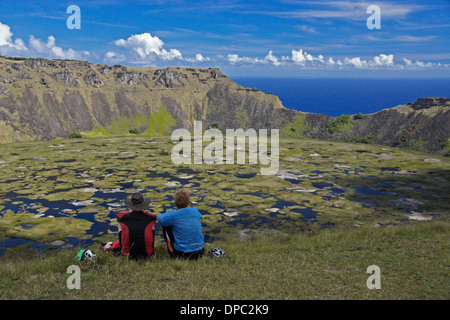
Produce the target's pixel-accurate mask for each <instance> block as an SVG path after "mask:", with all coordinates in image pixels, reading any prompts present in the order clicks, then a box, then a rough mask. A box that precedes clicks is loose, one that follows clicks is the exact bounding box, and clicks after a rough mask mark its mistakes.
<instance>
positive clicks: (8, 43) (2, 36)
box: [0, 22, 27, 54]
mask: <svg viewBox="0 0 450 320" xmlns="http://www.w3.org/2000/svg"><path fill="white" fill-rule="evenodd" d="M12 36H13V33H12V32H11V28H10V27H9V26H8V25H6V24H3V23H1V22H0V53H2V54H9V53H10V52H15V51H26V50H27V47H26V45H25V43H24V42H23V41H22V39H16V40H15V41H14V42H13V41H12Z"/></svg>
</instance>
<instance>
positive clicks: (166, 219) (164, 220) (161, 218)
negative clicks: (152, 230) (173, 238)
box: [156, 210, 176, 227]
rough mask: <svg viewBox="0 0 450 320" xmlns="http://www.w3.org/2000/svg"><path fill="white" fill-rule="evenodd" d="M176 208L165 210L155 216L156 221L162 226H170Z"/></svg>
mask: <svg viewBox="0 0 450 320" xmlns="http://www.w3.org/2000/svg"><path fill="white" fill-rule="evenodd" d="M175 213H176V210H171V211H167V212H166V213H162V214H160V215H158V216H157V217H156V220H157V221H158V223H159V224H160V225H161V226H163V227H170V226H172V225H173V221H174V217H175Z"/></svg>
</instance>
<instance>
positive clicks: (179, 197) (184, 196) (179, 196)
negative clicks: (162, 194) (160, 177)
mask: <svg viewBox="0 0 450 320" xmlns="http://www.w3.org/2000/svg"><path fill="white" fill-rule="evenodd" d="M175 205H176V206H177V208H178V209H182V208H186V207H187V206H189V194H188V193H187V192H186V191H184V190H180V191H177V193H175Z"/></svg>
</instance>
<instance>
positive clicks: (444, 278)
mask: <svg viewBox="0 0 450 320" xmlns="http://www.w3.org/2000/svg"><path fill="white" fill-rule="evenodd" d="M448 232H449V224H448V223H447V222H445V221H444V220H440V221H433V222H427V223H414V224H408V225H401V226H388V227H383V228H369V227H364V228H342V229H341V228H335V229H329V230H321V231H318V232H305V233H297V234H291V235H281V234H278V235H267V234H266V235H264V236H262V235H259V236H253V237H250V238H246V239H242V238H239V237H235V238H229V239H223V240H220V241H218V242H214V243H213V244H208V245H207V246H206V250H209V249H211V248H213V247H221V248H223V249H224V250H225V251H226V253H227V255H228V257H227V258H224V259H210V258H208V257H204V258H202V259H200V260H198V261H184V260H172V259H170V258H169V257H168V255H167V253H166V251H165V250H166V249H165V247H164V245H162V244H158V245H157V246H156V248H155V249H156V252H157V255H156V257H155V258H154V259H152V260H143V261H132V260H129V259H127V258H125V257H114V256H111V255H107V254H103V253H101V252H100V251H99V250H98V248H95V247H94V248H93V250H94V251H95V252H96V253H97V258H96V259H95V260H94V261H81V262H76V261H75V260H74V257H75V255H76V253H77V250H78V249H74V250H62V251H54V252H51V253H50V254H48V253H47V254H45V255H44V256H38V257H35V258H33V259H30V256H31V255H33V254H35V253H33V251H31V250H25V249H23V248H22V249H17V248H16V249H12V250H9V251H8V252H7V254H6V255H5V256H4V257H2V258H1V259H0V299H194V300H195V299H204V300H208V299H220V300H222V299H223V300H235V299H245V300H252V299H263V300H271V299H277V300H278V299H449V298H450V296H449V289H450V288H449V285H450V281H449V266H450V265H449V260H448V252H449V249H450V248H449V237H448ZM70 265H78V266H79V267H80V269H81V289H80V290H76V289H73V290H69V289H68V288H67V287H66V281H67V279H68V277H69V276H70V274H68V273H66V270H67V267H68V266H70ZM370 265H377V266H379V267H380V269H381V289H380V290H376V289H374V290H369V289H368V288H367V286H366V281H367V278H368V277H369V276H370V274H367V273H366V270H367V267H368V266H370Z"/></svg>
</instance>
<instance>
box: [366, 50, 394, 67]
mask: <svg viewBox="0 0 450 320" xmlns="http://www.w3.org/2000/svg"><path fill="white" fill-rule="evenodd" d="M369 65H371V66H375V67H383V66H384V67H393V66H394V55H393V54H389V55H386V54H382V53H381V54H380V55H378V56H375V57H373V59H372V60H371V61H369Z"/></svg>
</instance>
